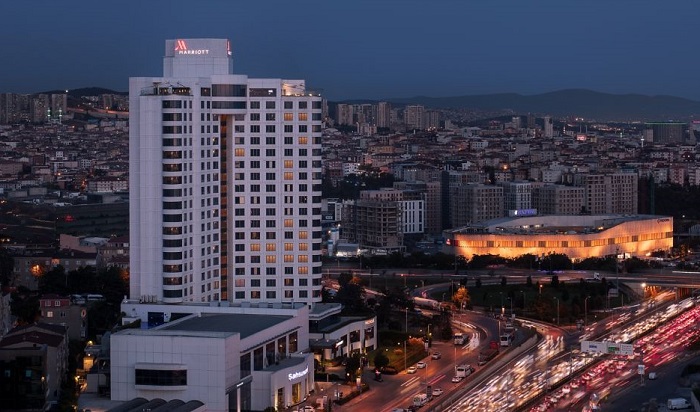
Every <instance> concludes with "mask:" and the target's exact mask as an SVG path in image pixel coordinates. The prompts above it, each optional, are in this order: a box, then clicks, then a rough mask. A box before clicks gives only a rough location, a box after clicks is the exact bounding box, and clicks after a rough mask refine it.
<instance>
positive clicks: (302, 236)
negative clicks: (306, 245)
mask: <svg viewBox="0 0 700 412" xmlns="http://www.w3.org/2000/svg"><path fill="white" fill-rule="evenodd" d="M308 238H309V232H307V231H305V230H302V231H301V232H299V239H308Z"/></svg>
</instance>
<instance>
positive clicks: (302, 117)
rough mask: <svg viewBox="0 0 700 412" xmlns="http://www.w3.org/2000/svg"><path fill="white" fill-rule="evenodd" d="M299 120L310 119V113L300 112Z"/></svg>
mask: <svg viewBox="0 0 700 412" xmlns="http://www.w3.org/2000/svg"><path fill="white" fill-rule="evenodd" d="M299 120H300V121H306V120H308V115H307V114H306V113H299Z"/></svg>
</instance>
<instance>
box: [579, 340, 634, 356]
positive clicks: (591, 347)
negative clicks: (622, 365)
mask: <svg viewBox="0 0 700 412" xmlns="http://www.w3.org/2000/svg"><path fill="white" fill-rule="evenodd" d="M581 352H589V353H603V354H609V355H623V356H632V355H634V346H633V345H632V344H631V343H617V342H605V341H603V342H596V341H590V340H584V341H583V342H581Z"/></svg>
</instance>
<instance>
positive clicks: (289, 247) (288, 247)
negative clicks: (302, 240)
mask: <svg viewBox="0 0 700 412" xmlns="http://www.w3.org/2000/svg"><path fill="white" fill-rule="evenodd" d="M284 250H286V251H290V250H294V243H285V244H284Z"/></svg>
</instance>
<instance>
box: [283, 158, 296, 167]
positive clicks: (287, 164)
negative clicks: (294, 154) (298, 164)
mask: <svg viewBox="0 0 700 412" xmlns="http://www.w3.org/2000/svg"><path fill="white" fill-rule="evenodd" d="M284 167H285V168H287V169H291V168H292V167H294V161H293V160H285V161H284Z"/></svg>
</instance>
